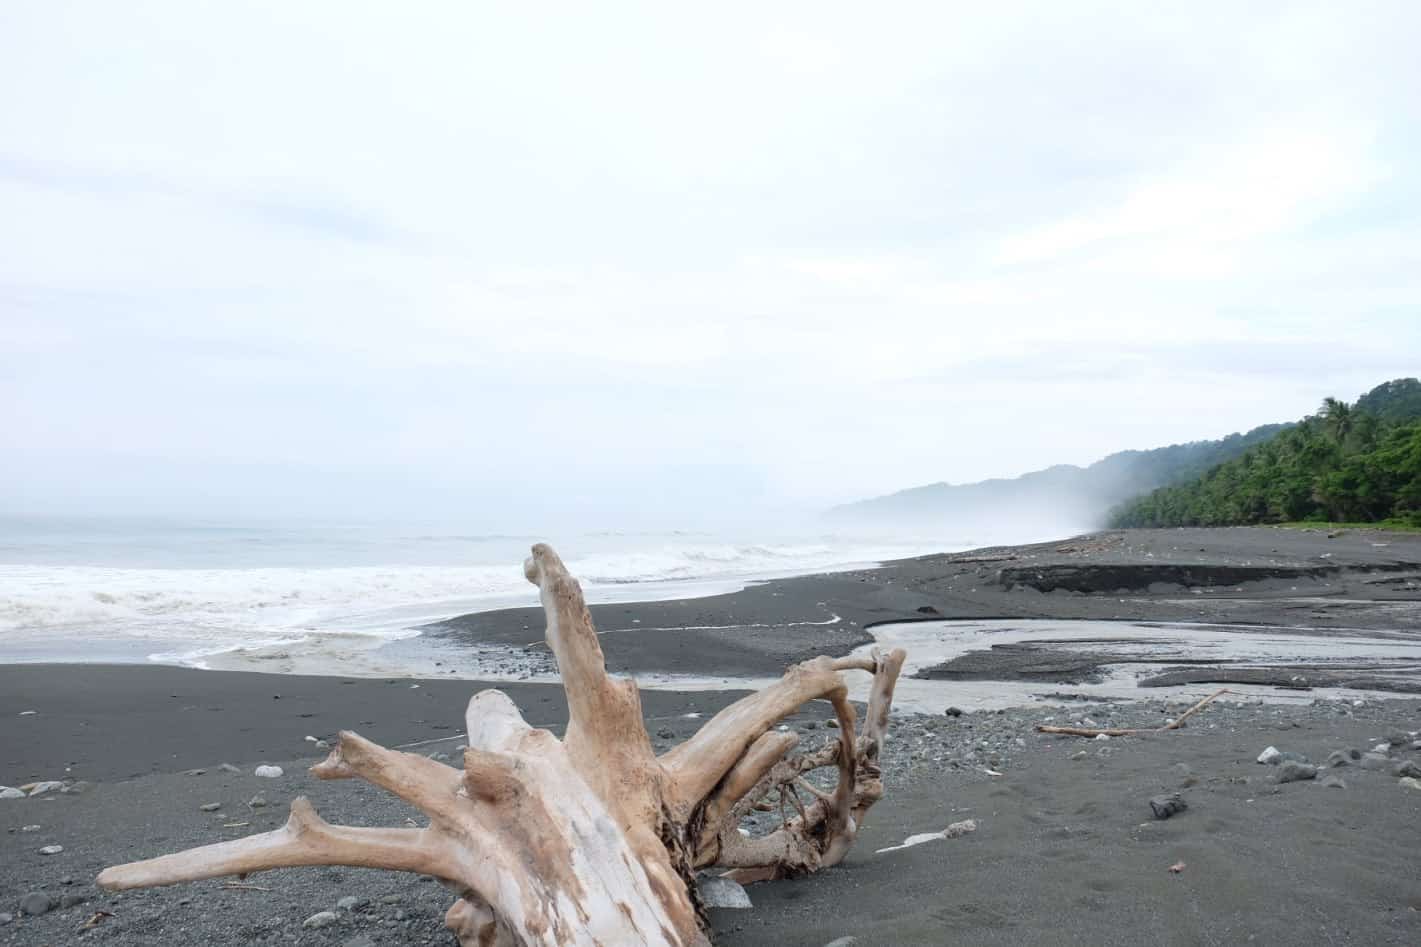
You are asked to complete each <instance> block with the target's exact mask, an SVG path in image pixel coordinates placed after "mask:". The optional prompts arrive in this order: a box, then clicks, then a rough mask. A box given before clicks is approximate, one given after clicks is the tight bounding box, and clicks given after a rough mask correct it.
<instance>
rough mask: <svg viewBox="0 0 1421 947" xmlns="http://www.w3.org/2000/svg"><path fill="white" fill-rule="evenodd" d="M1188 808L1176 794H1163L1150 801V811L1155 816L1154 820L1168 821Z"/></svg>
mask: <svg viewBox="0 0 1421 947" xmlns="http://www.w3.org/2000/svg"><path fill="white" fill-rule="evenodd" d="M1188 808H1189V805H1188V803H1186V802H1185V801H1184V797H1183V796H1181V795H1180V794H1179V793H1177V792H1171V793H1165V794H1163V795H1159V796H1155V797H1154V798H1152V799H1151V800H1150V811H1151V812H1153V813H1154V814H1155V818H1156V819H1168V818H1169V817H1170V816H1172V815H1175V814H1176V813H1180V812H1183V811H1184V810H1185V809H1188Z"/></svg>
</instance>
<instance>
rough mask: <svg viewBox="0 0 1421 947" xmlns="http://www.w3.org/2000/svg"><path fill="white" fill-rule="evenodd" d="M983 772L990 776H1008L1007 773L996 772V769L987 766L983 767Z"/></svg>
mask: <svg viewBox="0 0 1421 947" xmlns="http://www.w3.org/2000/svg"><path fill="white" fill-rule="evenodd" d="M982 772H984V773H986V774H987V775H988V776H1005V775H1006V774H1005V773H1000V772H998V771H996V770H994V769H992V768H990V767H987V766H983V767H982Z"/></svg>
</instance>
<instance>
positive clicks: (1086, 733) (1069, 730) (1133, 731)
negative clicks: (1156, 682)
mask: <svg viewBox="0 0 1421 947" xmlns="http://www.w3.org/2000/svg"><path fill="white" fill-rule="evenodd" d="M1230 693H1233V692H1232V691H1230V690H1229V689H1228V688H1223V689H1221V690H1217V691H1215V692H1214V693H1212V694H1210V695H1209V696H1208V697H1205V698H1204V699H1203V700H1201V701H1199V703H1197V704H1195V705H1194V706H1193V707H1190V708H1189V709H1188V710H1186V711H1185V712H1184V713H1182V714H1180V715H1179V717H1178V718H1177V719H1175V720H1171V721H1169V722H1168V723H1166V724H1165V725H1164V726H1162V727H1145V728H1119V727H1058V726H1054V725H1052V724H1045V723H1038V724H1037V725H1036V730H1037V732H1038V733H1059V734H1063V735H1065V736H1072V737H1092V738H1094V737H1099V736H1101V735H1102V734H1104V735H1105V736H1107V737H1129V736H1135V735H1137V734H1142V733H1164V732H1165V731H1166V730H1178V729H1179V728H1180V727H1182V726H1184V723H1185V721H1187V720H1188V719H1189V718H1190V717H1192V716H1194V715H1195V714H1197V713H1198V712H1199V711H1201V710H1203V709H1204V708H1205V707H1207V706H1208V705H1209V704H1211V703H1213V702H1214V701H1215V700H1216V699H1217V698H1219V697H1222V696H1223V695H1225V694H1230Z"/></svg>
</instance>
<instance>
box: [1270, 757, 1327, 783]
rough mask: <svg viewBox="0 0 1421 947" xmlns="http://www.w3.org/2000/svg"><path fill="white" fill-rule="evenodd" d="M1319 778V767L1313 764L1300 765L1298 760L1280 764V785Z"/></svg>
mask: <svg viewBox="0 0 1421 947" xmlns="http://www.w3.org/2000/svg"><path fill="white" fill-rule="evenodd" d="M1316 777H1317V767H1316V766H1314V765H1312V764H1311V763H1299V762H1298V761H1297V760H1285V761H1284V762H1282V763H1279V764H1278V775H1277V777H1276V779H1277V781H1278V782H1279V783H1295V782H1297V781H1299V780H1302V779H1315V778H1316Z"/></svg>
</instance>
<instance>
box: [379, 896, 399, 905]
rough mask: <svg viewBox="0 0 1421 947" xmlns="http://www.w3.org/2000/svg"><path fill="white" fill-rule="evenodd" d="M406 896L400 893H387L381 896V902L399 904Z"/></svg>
mask: <svg viewBox="0 0 1421 947" xmlns="http://www.w3.org/2000/svg"><path fill="white" fill-rule="evenodd" d="M403 900H404V898H403V897H401V896H400V895H398V894H385V895H381V896H380V903H381V904H399V903H400V902H401V901H403Z"/></svg>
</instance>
